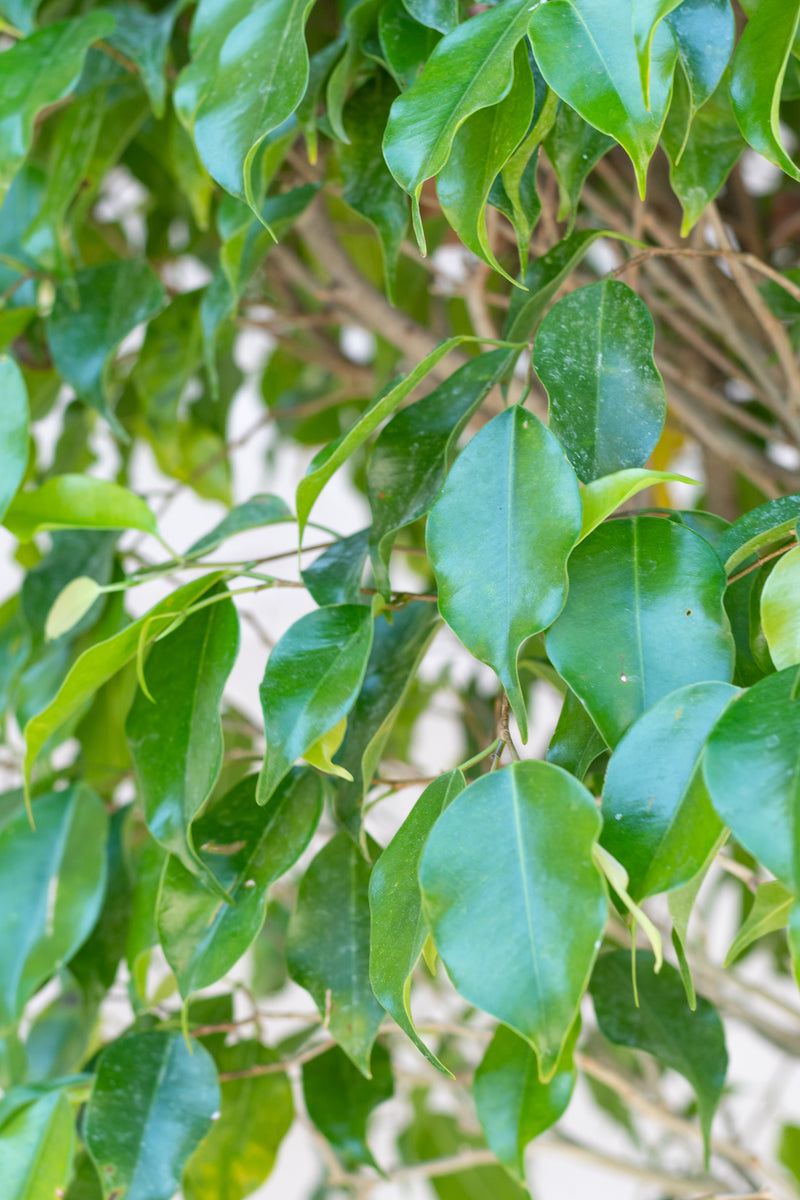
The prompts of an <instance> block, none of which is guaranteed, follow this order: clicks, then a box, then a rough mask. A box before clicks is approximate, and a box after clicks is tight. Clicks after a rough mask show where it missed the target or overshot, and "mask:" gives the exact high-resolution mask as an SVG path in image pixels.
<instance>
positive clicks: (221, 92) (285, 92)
mask: <svg viewBox="0 0 800 1200" xmlns="http://www.w3.org/2000/svg"><path fill="white" fill-rule="evenodd" d="M312 3H313V0H263V3H259V4H256V5H255V6H254V5H252V4H250V5H247V6H242V9H243V11H244V12H246V15H244V16H243V17H242V18H241V19H240V20H238V22H237V23H235V24H233V25H232V26H231V27H230V31H229V32H228V33H227V36H226V37H225V39H224V41H219V42H218V41H217V40H216V38H215V32H216V31H215V30H213V28H212V30H211V36H210V37H209V40H208V42H207V46H208V47H209V49H208V50H206V48H205V47H201V50H202V51H204V56H203V61H202V90H201V92H200V95H199V103H198V104H197V107H196V109H195V110H194V141H195V144H196V146H197V150H198V153H199V154H200V158H201V159H202V161H203V164H204V165H205V167H206V168H207V169H208V171H209V173H210V174H211V175H212V176H213V178H214V179H216V181H217V182H218V183H220V184H222V186H223V187H224V188H225V190H226V191H228V192H230V193H231V194H232V195H234V196H239V197H240V198H241V199H243V200H246V201H247V203H248V204H249V205H250V207H251V208H252V209H253V211H254V212H255V213H256V215H258V210H259V207H260V205H259V201H258V198H257V193H256V190H255V187H254V160H255V156H256V153H257V152H258V149H259V147H260V146H261V144H262V142H263V141H264V139H265V138H266V137H267V135H268V134H270V133H272V132H273V131H274V130H276V129H277V128H278V127H279V126H280V125H282V124H283V122H284V121H286V120H287V118H288V117H290V116H291V115H292V113H293V112H294V110H295V109H296V108H297V106H298V104H299V103H300V101H301V99H302V97H303V92H304V91H305V88H306V83H307V82H308V51H307V49H306V43H305V37H304V29H305V23H306V20H307V18H308V14H309V12H310V10H311V7H312ZM208 8H209V10H212V6H211V5H209V6H208ZM248 8H249V9H252V11H247V9H248ZM212 11H213V10H212ZM237 11H238V10H237ZM198 32H199V31H197V30H195V29H194V27H193V29H192V37H193V41H195V42H197V40H198ZM212 46H213V50H212V49H210V48H211V47H212ZM214 51H216V52H214ZM193 66H194V64H192V67H193ZM192 67H190V68H189V70H191V69H192Z"/></svg>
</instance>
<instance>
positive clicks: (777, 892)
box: [722, 879, 795, 967]
mask: <svg viewBox="0 0 800 1200" xmlns="http://www.w3.org/2000/svg"><path fill="white" fill-rule="evenodd" d="M794 903H795V899H794V896H793V895H792V893H791V892H790V891H789V890H788V889H787V888H785V887H784V886H783V884H782V883H779V882H778V880H777V879H771V880H769V881H768V882H767V883H760V884H759V885H758V888H757V889H756V894H755V897H754V899H753V906H752V908H751V909H750V912H749V913H748V914H747V919H746V920H745V922H744V924H743V925H742V927H741V929H740V930H739V932H738V933H737V935H736V937H735V938H734V939H733V941H732V942H731V946H730V949H729V950H728V953H727V954H726V955H725V962H724V963H723V964H722V965H723V967H729V966H731V964H732V963H735V962H736V959H737V958H738V957H739V955H740V954H742V953H743V952H744V951H745V950H746V949H747V947H748V946H752V944H753V942H756V941H758V939H759V938H762V937H766V935H767V934H768V933H775V932H776V931H777V930H778V929H785V928H786V925H787V922H788V920H789V913H790V912H791V909H792V906H793V905H794Z"/></svg>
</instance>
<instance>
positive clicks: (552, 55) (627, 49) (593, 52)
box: [531, 0, 677, 198]
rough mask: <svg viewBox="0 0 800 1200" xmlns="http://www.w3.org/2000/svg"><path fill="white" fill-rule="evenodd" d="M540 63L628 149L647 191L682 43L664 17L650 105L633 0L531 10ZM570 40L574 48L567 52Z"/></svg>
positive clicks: (564, 94) (588, 117)
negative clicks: (644, 87)
mask: <svg viewBox="0 0 800 1200" xmlns="http://www.w3.org/2000/svg"><path fill="white" fill-rule="evenodd" d="M531 41H532V42H533V49H534V53H535V55H536V61H537V63H538V64H539V68H540V70H541V72H542V74H543V75H544V77H545V79H546V80H547V82H548V83H549V85H550V87H551V88H552V89H553V91H554V92H557V93H558V95H559V96H560V97H561V98H562V100H566V102H567V103H568V104H569V105H571V106H572V108H574V109H575V110H576V112H578V113H580V115H581V116H582V117H583V118H584V120H585V121H588V122H589V124H590V125H594V127H595V128H596V129H599V130H601V132H603V133H607V134H609V136H611V137H613V138H614V139H615V140H616V141H618V142H619V143H620V145H621V146H622V147H623V149H624V150H626V151H627V153H628V155H629V157H630V159H631V162H632V163H633V167H634V171H635V172H636V179H637V182H638V184H639V192H640V195H641V196H642V198H644V191H645V180H646V177H647V167H648V164H649V162H650V159H651V157H652V155H653V152H654V150H655V148H656V145H657V144H658V139H659V137H660V135H661V127H662V125H663V124H664V118H665V117H666V115H667V107H668V105H669V97H670V91H671V88H672V73H673V71H674V69H675V61H676V57H677V46H676V43H675V38H674V36H673V34H672V31H671V29H670V28H669V26H668V24H667V23H666V22H665V21H661V22H660V23H659V24H658V26H657V28H656V31H655V34H654V36H653V38H652V41H651V43H650V97H649V99H650V103H649V107H648V106H647V105H646V104H645V96H644V94H643V92H642V80H641V76H640V73H639V68H638V63H637V55H636V48H635V45H634V25H633V21H632V19H631V5H630V0H613V2H612V3H609V0H550V2H549V3H548V4H541V5H539V7H538V8H536V9H535V11H534V12H533V15H532V17H531ZM565 45H569V47H570V53H569V54H565V53H564V46H565Z"/></svg>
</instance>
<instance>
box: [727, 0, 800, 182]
mask: <svg viewBox="0 0 800 1200" xmlns="http://www.w3.org/2000/svg"><path fill="white" fill-rule="evenodd" d="M798 21H800V4H798V3H797V2H796V0H790V3H788V4H787V3H786V2H785V0H759V4H758V6H757V8H755V10H754V11H753V12H752V14H750V16H749V19H748V22H747V24H746V25H745V27H744V32H743V33H742V36H741V37H740V38H739V44H738V46H737V47H736V53H735V54H734V56H733V64H732V66H731V101H732V104H733V111H734V113H735V114H736V120H737V121H738V122H739V128H740V129H741V131H742V136H743V137H744V139H745V141H746V142H748V143H749V144H750V145H751V146H752V147H753V149H754V150H757V151H758V153H759V154H762V155H763V156H764V158H767V159H769V161H770V162H772V163H775V165H776V166H778V167H780V168H781V170H782V171H785V172H786V174H787V175H789V176H791V178H792V179H800V170H798V168H797V167H796V166H795V164H794V163H793V162H792V160H791V158H790V157H789V155H788V153H787V151H786V148H785V146H784V144H783V139H782V136H781V131H780V100H781V88H782V87H783V80H784V76H785V75H786V67H787V64H788V62H789V56H790V54H791V53H792V46H793V44H794V40H795V37H796V35H797V25H798Z"/></svg>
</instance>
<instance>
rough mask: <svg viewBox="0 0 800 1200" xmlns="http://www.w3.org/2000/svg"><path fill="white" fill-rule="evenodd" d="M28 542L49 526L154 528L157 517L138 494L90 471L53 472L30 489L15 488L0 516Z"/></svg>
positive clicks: (151, 529)
mask: <svg viewBox="0 0 800 1200" xmlns="http://www.w3.org/2000/svg"><path fill="white" fill-rule="evenodd" d="M3 524H4V525H5V527H6V529H8V530H10V531H11V533H13V534H14V537H16V538H19V540H20V541H21V542H29V541H30V540H31V539H32V538H34V537H35V536H36V534H37V533H43V532H45V531H46V530H51V529H141V530H142V531H143V532H144V533H153V534H155V533H156V532H157V527H156V519H155V517H154V516H153V514H152V512H151V511H150V509H149V507H148V506H147V505H146V504H145V502H144V500H142V499H141V498H140V497H139V496H136V495H134V493H133V492H129V491H128V489H127V488H124V487H121V486H120V484H118V483H109V482H108V481H107V480H105V479H93V478H92V477H91V476H90V475H53V476H52V477H51V478H50V479H48V480H46V481H45V482H44V483H43V484H42V486H41V487H38V488H36V489H35V490H34V491H31V492H18V493H17V496H16V498H15V499H14V500H12V502H11V505H10V506H9V508H8V510H7V511H6V515H5V517H4V519H3Z"/></svg>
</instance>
